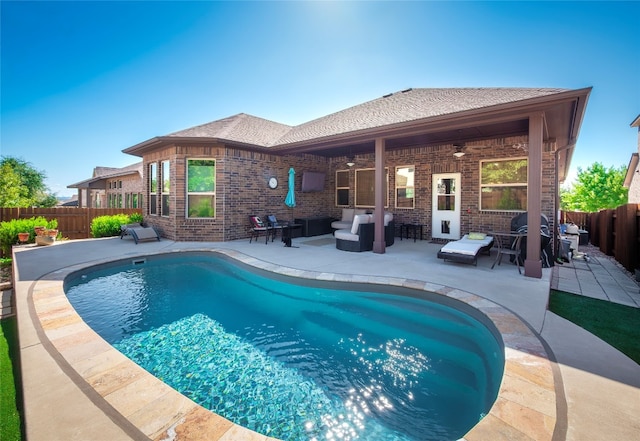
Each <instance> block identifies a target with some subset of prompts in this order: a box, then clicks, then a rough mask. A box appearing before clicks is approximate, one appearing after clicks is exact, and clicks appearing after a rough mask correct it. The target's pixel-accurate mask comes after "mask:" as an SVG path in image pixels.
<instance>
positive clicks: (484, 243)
mask: <svg viewBox="0 0 640 441" xmlns="http://www.w3.org/2000/svg"><path fill="white" fill-rule="evenodd" d="M492 240H493V237H492V236H485V237H484V238H483V239H469V235H468V234H465V235H464V236H462V239H460V240H458V241H456V242H470V243H474V244H480V246H481V247H486V246H487V245H489V244H490V243H491V241H492ZM449 243H452V242H449Z"/></svg>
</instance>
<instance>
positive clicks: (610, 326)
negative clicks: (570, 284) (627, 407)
mask: <svg viewBox="0 0 640 441" xmlns="http://www.w3.org/2000/svg"><path fill="white" fill-rule="evenodd" d="M549 310H550V311H551V312H553V313H555V314H557V315H559V316H561V317H564V318H565V319H567V320H569V321H571V322H573V323H575V324H576V325H578V326H580V327H582V328H584V329H586V330H587V331H589V332H591V333H592V334H594V335H596V336H597V337H599V338H600V339H602V340H604V341H606V342H607V343H609V344H610V345H611V346H613V347H614V348H616V349H618V350H619V351H620V352H622V353H623V354H625V355H626V356H627V357H629V358H631V359H632V360H634V361H635V362H636V363H638V364H640V326H638V323H640V308H632V307H630V306H624V305H619V304H617V303H612V302H606V301H604V300H598V299H592V298H589V297H585V296H579V295H575V294H569V293H566V292H562V291H554V290H552V291H551V296H550V299H549Z"/></svg>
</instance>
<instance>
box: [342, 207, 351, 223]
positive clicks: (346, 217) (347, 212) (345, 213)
mask: <svg viewBox="0 0 640 441" xmlns="http://www.w3.org/2000/svg"><path fill="white" fill-rule="evenodd" d="M353 214H354V209H353V208H343V209H342V221H343V222H353Z"/></svg>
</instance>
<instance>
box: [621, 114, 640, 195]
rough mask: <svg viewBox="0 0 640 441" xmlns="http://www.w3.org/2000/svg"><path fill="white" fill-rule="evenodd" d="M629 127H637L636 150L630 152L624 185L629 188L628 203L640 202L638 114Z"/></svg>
mask: <svg viewBox="0 0 640 441" xmlns="http://www.w3.org/2000/svg"><path fill="white" fill-rule="evenodd" d="M631 127H637V128H638V151H637V152H636V153H632V154H631V159H630V160H629V166H628V167H627V174H626V176H625V178H624V186H625V187H626V188H628V189H629V201H628V202H629V203H630V204H640V161H639V160H638V158H639V156H640V115H638V116H637V118H636V119H635V120H633V122H632V123H631Z"/></svg>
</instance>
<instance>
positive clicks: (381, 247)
mask: <svg viewBox="0 0 640 441" xmlns="http://www.w3.org/2000/svg"><path fill="white" fill-rule="evenodd" d="M375 155H376V172H375V203H376V208H375V211H374V213H373V216H374V219H373V220H374V222H375V223H376V225H375V236H374V239H373V252H374V253H378V254H384V252H385V248H386V246H385V241H384V203H385V200H386V197H385V196H386V195H385V188H386V175H385V173H384V164H385V148H384V139H382V138H376V150H375Z"/></svg>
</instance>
